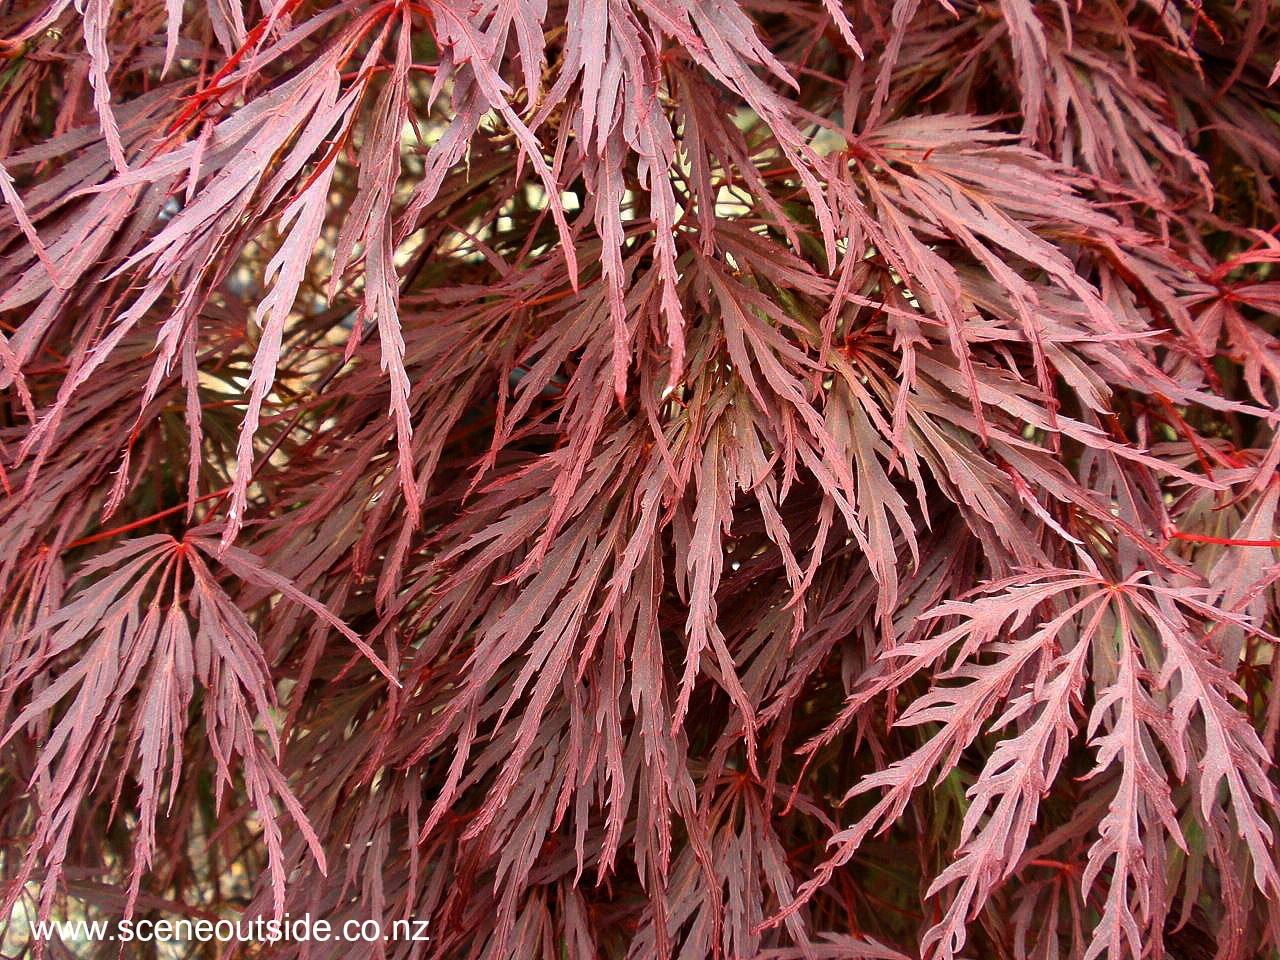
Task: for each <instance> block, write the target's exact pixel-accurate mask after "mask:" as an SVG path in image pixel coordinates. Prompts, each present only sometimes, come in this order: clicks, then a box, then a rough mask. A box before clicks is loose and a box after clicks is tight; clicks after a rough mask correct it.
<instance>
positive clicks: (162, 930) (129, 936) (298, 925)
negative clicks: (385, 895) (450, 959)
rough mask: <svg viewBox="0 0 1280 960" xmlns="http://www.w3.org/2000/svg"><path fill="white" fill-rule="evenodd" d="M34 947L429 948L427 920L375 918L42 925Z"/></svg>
mask: <svg viewBox="0 0 1280 960" xmlns="http://www.w3.org/2000/svg"><path fill="white" fill-rule="evenodd" d="M31 934H32V937H33V940H34V941H35V942H49V941H54V940H57V941H60V942H62V943H102V942H104V941H105V942H108V943H175V942H177V943H184V942H185V943H215V942H216V943H283V942H293V943H304V942H308V941H310V942H313V943H326V942H329V943H378V942H382V943H425V942H427V941H429V940H430V939H431V938H430V936H429V934H428V932H427V921H426V920H394V921H390V922H389V923H387V924H386V925H384V924H383V923H382V922H381V921H379V920H376V919H366V920H359V919H351V920H344V921H340V922H330V921H328V920H325V919H324V918H313V917H312V916H311V914H309V913H308V914H303V915H302V916H301V917H293V916H291V915H289V914H285V915H284V917H283V918H281V919H279V920H274V919H267V918H265V917H255V918H254V919H252V920H227V919H218V920H210V919H207V918H197V919H192V918H189V917H178V918H175V919H172V920H151V919H143V920H120V921H116V922H112V921H109V920H44V921H35V922H33V923H32V924H31Z"/></svg>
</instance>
